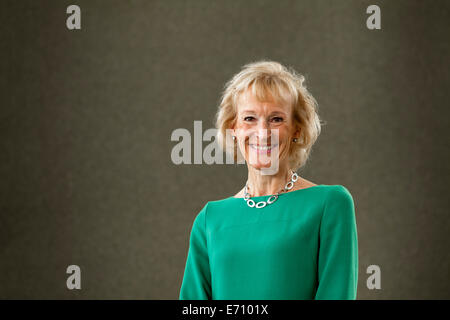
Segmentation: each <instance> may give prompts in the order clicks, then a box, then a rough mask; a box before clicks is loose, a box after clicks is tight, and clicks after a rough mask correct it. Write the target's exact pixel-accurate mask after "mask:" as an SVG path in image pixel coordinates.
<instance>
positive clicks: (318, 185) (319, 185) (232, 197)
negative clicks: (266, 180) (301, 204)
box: [227, 184, 325, 199]
mask: <svg viewBox="0 0 450 320" xmlns="http://www.w3.org/2000/svg"><path fill="white" fill-rule="evenodd" d="M322 186H325V185H324V184H317V185H315V186H312V187H308V188H303V189H298V190H294V191H289V192H284V193H281V194H279V195H280V196H282V195H284V194H290V193H295V192H298V191H304V190H308V189H314V188H317V187H322ZM271 196H274V194H268V195H265V196H257V197H250V199H260V198H265V197H271ZM227 199H244V197H235V196H231V197H228V198H227Z"/></svg>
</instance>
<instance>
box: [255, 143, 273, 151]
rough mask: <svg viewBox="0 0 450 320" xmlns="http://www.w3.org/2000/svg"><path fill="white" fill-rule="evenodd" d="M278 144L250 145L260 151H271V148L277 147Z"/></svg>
mask: <svg viewBox="0 0 450 320" xmlns="http://www.w3.org/2000/svg"><path fill="white" fill-rule="evenodd" d="M277 146H278V145H277V144H275V145H270V146H267V145H266V146H260V145H256V144H251V145H250V147H251V148H252V149H255V150H258V151H270V150H272V149H274V148H276V147H277Z"/></svg>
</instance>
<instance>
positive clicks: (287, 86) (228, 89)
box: [215, 60, 322, 171]
mask: <svg viewBox="0 0 450 320" xmlns="http://www.w3.org/2000/svg"><path fill="white" fill-rule="evenodd" d="M304 81H305V77H304V76H303V75H300V74H298V73H296V72H295V70H293V69H292V68H289V69H288V68H286V67H285V66H283V65H281V64H280V63H278V62H275V61H266V60H262V61H258V62H253V63H249V64H246V65H245V66H243V67H242V70H241V71H240V72H239V73H238V74H236V75H235V76H233V78H232V79H231V80H229V81H228V82H227V83H226V84H225V88H224V91H223V93H222V99H221V102H220V105H219V108H218V111H217V113H216V117H215V122H216V128H217V143H218V144H219V146H220V147H221V148H222V150H224V151H225V152H226V153H233V154H234V161H236V159H237V144H236V143H234V141H233V140H231V141H228V140H230V139H229V136H227V135H226V130H227V129H231V128H232V127H233V126H234V124H235V122H236V116H237V102H238V99H239V97H240V95H241V94H242V93H243V92H245V91H246V90H247V89H249V88H251V90H252V93H253V95H254V96H255V97H256V98H257V99H258V100H259V101H260V102H264V101H274V102H276V103H279V102H281V103H288V104H291V106H292V112H293V121H294V123H293V125H294V126H295V127H296V130H300V137H299V139H298V142H297V143H292V144H291V149H290V150H289V151H288V157H289V166H290V169H292V170H294V171H296V170H298V169H299V168H301V167H302V166H304V165H305V163H306V161H307V160H308V158H309V155H310V152H311V148H312V146H313V144H314V143H315V142H316V140H317V138H318V136H319V134H320V131H321V122H322V121H321V120H320V119H319V115H318V114H317V111H318V105H317V102H316V100H315V99H314V97H313V96H312V95H311V94H310V93H309V92H308V90H306V86H305V85H304V84H303V82H304Z"/></svg>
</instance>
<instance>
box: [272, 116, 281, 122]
mask: <svg viewBox="0 0 450 320" xmlns="http://www.w3.org/2000/svg"><path fill="white" fill-rule="evenodd" d="M272 120H273V121H275V122H283V118H281V117H273V118H272Z"/></svg>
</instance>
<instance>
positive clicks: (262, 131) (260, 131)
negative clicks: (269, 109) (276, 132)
mask: <svg viewBox="0 0 450 320" xmlns="http://www.w3.org/2000/svg"><path fill="white" fill-rule="evenodd" d="M271 135H272V133H271V131H270V128H269V125H268V124H267V121H265V120H261V121H259V123H258V127H257V130H256V137H257V139H258V142H262V143H266V142H269V139H270V137H271Z"/></svg>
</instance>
